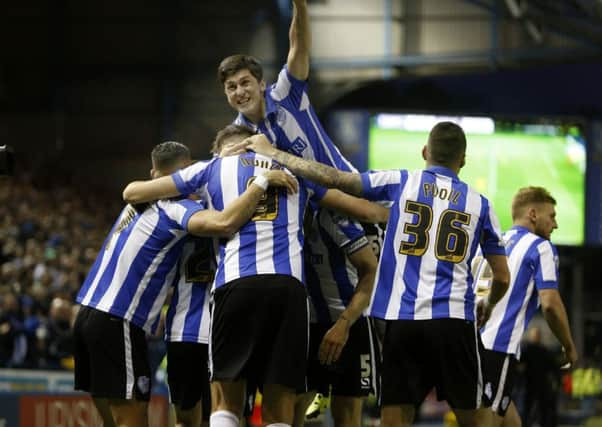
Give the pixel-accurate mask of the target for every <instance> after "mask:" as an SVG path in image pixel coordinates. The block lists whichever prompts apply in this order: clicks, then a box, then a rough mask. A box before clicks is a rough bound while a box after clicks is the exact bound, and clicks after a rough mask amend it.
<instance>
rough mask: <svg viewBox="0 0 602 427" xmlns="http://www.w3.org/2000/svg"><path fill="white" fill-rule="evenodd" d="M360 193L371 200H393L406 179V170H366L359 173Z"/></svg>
mask: <svg viewBox="0 0 602 427" xmlns="http://www.w3.org/2000/svg"><path fill="white" fill-rule="evenodd" d="M360 177H361V180H362V195H363V196H364V197H365V198H366V199H368V200H372V201H378V202H383V201H389V202H393V201H395V200H396V198H397V197H398V196H399V193H400V191H401V190H403V187H404V185H405V183H406V181H407V179H408V171H406V170H388V171H368V172H364V173H362V174H361V175H360Z"/></svg>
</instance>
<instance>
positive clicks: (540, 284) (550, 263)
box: [534, 240, 558, 290]
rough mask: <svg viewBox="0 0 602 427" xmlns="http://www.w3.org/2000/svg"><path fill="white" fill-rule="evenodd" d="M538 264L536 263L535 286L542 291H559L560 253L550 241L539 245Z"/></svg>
mask: <svg viewBox="0 0 602 427" xmlns="http://www.w3.org/2000/svg"><path fill="white" fill-rule="evenodd" d="M537 255H538V262H536V263H535V272H534V280H535V286H536V287H537V289H538V290H540V289H550V288H551V289H558V252H557V250H556V247H555V246H554V245H552V243H550V242H549V241H548V240H544V241H543V242H541V243H540V244H539V245H537Z"/></svg>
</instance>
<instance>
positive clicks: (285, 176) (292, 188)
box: [264, 169, 299, 194]
mask: <svg viewBox="0 0 602 427" xmlns="http://www.w3.org/2000/svg"><path fill="white" fill-rule="evenodd" d="M264 176H265V177H266V178H267V179H268V184H269V185H270V187H284V188H286V191H287V192H288V193H290V194H295V193H297V191H298V185H299V184H298V182H297V179H296V178H295V177H294V176H293V175H291V174H289V173H286V172H284V171H283V170H278V169H274V170H270V171H267V172H266V173H265V174H264Z"/></svg>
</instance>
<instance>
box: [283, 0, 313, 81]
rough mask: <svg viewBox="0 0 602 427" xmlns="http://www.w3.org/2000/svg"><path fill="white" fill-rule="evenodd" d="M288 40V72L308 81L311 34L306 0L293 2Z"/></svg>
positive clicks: (294, 0)
mask: <svg viewBox="0 0 602 427" xmlns="http://www.w3.org/2000/svg"><path fill="white" fill-rule="evenodd" d="M288 38H289V50H288V58H287V60H286V65H287V68H288V72H289V73H291V74H292V75H293V77H295V78H296V79H298V80H307V76H308V75H309V49H310V46H311V34H310V32H309V16H308V13H307V2H306V0H293V19H292V21H291V26H290V29H289V33H288Z"/></svg>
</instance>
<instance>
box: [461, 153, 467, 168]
mask: <svg viewBox="0 0 602 427" xmlns="http://www.w3.org/2000/svg"><path fill="white" fill-rule="evenodd" d="M465 164H466V154H462V159H460V169H462V168H463V167H464V165H465Z"/></svg>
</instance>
